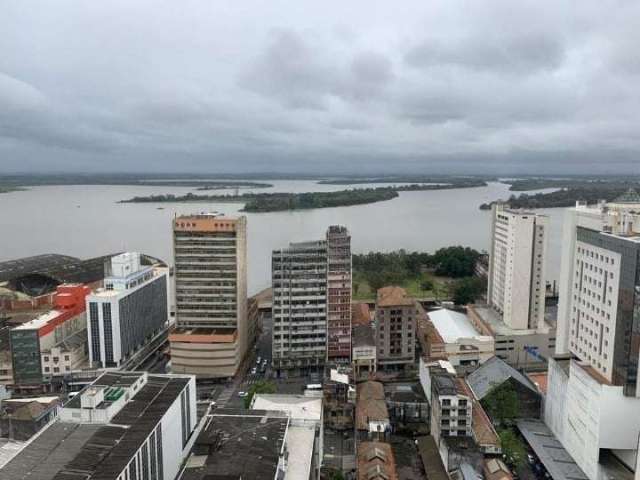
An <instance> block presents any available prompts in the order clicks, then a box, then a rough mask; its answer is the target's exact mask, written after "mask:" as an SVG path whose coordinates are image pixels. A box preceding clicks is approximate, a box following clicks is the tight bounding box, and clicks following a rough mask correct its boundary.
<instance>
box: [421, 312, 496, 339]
mask: <svg viewBox="0 0 640 480" xmlns="http://www.w3.org/2000/svg"><path fill="white" fill-rule="evenodd" d="M427 315H428V316H429V320H431V323H433V326H434V327H435V328H436V330H437V331H438V333H439V334H440V336H441V337H442V339H443V340H444V341H445V343H455V342H457V341H458V339H460V338H476V339H488V337H487V336H483V335H481V334H480V332H478V330H476V328H475V327H474V326H473V324H472V323H471V321H470V320H469V317H467V316H466V315H465V314H464V313H460V312H456V311H454V310H448V309H446V308H441V309H440V310H434V311H432V312H429V313H427Z"/></svg>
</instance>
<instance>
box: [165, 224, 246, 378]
mask: <svg viewBox="0 0 640 480" xmlns="http://www.w3.org/2000/svg"><path fill="white" fill-rule="evenodd" d="M173 247H174V263H175V274H174V282H175V295H176V328H175V329H174V331H173V332H172V333H171V334H170V335H169V341H170V343H171V369H172V371H173V372H174V373H188V374H195V375H198V376H199V377H229V376H233V375H234V374H235V373H236V371H237V369H238V367H239V366H240V364H241V363H242V361H243V359H244V357H245V355H246V352H247V346H248V341H249V338H248V327H247V262H246V256H247V221H246V217H238V218H230V217H224V216H221V215H218V214H198V215H188V216H181V217H176V218H175V219H174V220H173Z"/></svg>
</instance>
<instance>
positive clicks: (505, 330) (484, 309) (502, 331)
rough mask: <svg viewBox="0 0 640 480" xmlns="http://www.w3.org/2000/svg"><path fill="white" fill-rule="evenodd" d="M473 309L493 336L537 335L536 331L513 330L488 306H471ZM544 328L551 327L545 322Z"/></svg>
mask: <svg viewBox="0 0 640 480" xmlns="http://www.w3.org/2000/svg"><path fill="white" fill-rule="evenodd" d="M473 309H474V310H475V311H476V313H477V314H478V315H479V316H480V317H481V318H482V320H483V321H484V322H485V323H486V324H487V326H488V327H489V328H490V329H491V330H492V331H493V332H494V334H495V335H501V336H517V335H533V334H535V333H539V332H538V331H537V330H536V329H534V328H533V329H527V330H514V329H513V328H511V327H509V326H508V325H507V324H506V323H504V321H503V320H502V315H500V314H499V313H498V312H496V311H495V310H494V309H493V308H491V307H489V306H488V305H473ZM545 326H546V327H547V328H548V329H551V326H550V325H549V324H548V323H546V322H545Z"/></svg>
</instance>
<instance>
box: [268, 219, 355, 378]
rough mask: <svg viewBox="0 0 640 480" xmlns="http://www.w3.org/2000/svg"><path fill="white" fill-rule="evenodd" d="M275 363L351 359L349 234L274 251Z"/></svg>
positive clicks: (341, 230)
mask: <svg viewBox="0 0 640 480" xmlns="http://www.w3.org/2000/svg"><path fill="white" fill-rule="evenodd" d="M272 286H273V320H274V328H273V361H274V366H275V368H278V369H282V368H298V369H303V370H304V369H309V368H317V367H319V366H321V365H324V363H325V362H326V361H330V362H349V361H350V359H351V236H350V235H349V231H348V230H347V229H346V228H345V227H343V226H339V225H332V226H330V227H329V229H328V230H327V233H326V237H325V239H324V240H317V241H311V242H299V243H291V244H290V245H289V247H288V248H285V249H281V250H275V251H274V252H273V257H272Z"/></svg>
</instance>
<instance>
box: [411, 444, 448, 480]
mask: <svg viewBox="0 0 640 480" xmlns="http://www.w3.org/2000/svg"><path fill="white" fill-rule="evenodd" d="M418 452H419V453H420V458H421V459H422V466H423V467H424V471H425V473H426V474H427V478H428V479H429V480H449V478H450V477H449V474H448V473H447V469H446V468H444V465H443V463H442V458H441V457H440V452H439V451H438V446H437V445H436V442H435V440H434V439H433V437H432V436H431V435H427V436H426V437H420V438H418Z"/></svg>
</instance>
